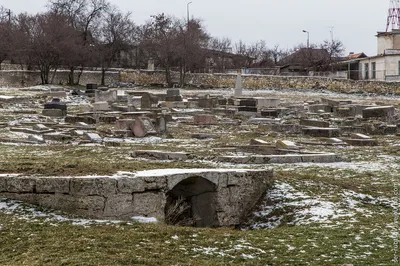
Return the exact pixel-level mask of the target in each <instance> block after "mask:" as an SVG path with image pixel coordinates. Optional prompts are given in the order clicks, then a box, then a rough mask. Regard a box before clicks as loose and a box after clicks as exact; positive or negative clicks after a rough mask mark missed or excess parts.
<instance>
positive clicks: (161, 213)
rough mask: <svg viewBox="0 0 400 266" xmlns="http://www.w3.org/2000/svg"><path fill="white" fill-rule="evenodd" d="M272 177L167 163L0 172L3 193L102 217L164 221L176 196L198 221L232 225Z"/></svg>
mask: <svg viewBox="0 0 400 266" xmlns="http://www.w3.org/2000/svg"><path fill="white" fill-rule="evenodd" d="M272 183H273V171H272V170H222V169H213V170H207V169H166V170H153V171H143V172H137V173H125V174H120V175H116V176H111V177H100V176H87V177H24V176H15V175H0V196H3V197H6V198H9V199H17V200H21V201H24V202H27V203H31V204H34V205H39V206H42V207H45V208H50V209H55V210H61V211H65V212H69V213H72V214H77V215H81V216H84V217H90V218H99V219H121V220H130V219H131V218H132V217H135V216H144V217H155V218H157V219H158V220H159V221H164V220H166V219H167V218H168V217H166V215H169V213H168V211H169V210H170V209H171V206H172V207H173V205H174V204H176V202H177V201H178V200H181V199H184V201H185V203H186V204H187V206H188V209H187V210H186V211H185V213H182V214H180V216H184V217H182V219H183V218H191V219H193V221H194V225H195V226H198V227H214V226H233V225H237V224H240V223H241V222H243V221H244V219H245V217H246V215H247V214H248V213H249V212H250V211H251V210H252V208H253V207H254V205H255V204H256V203H257V202H258V201H259V199H260V198H261V197H262V196H263V195H264V193H265V192H266V190H267V189H268V187H269V186H271V185H272Z"/></svg>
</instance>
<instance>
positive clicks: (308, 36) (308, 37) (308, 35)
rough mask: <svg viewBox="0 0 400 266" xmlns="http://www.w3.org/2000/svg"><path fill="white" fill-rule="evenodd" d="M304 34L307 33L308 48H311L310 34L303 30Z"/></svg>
mask: <svg viewBox="0 0 400 266" xmlns="http://www.w3.org/2000/svg"><path fill="white" fill-rule="evenodd" d="M303 32H304V33H307V48H310V33H309V32H308V31H306V30H303Z"/></svg>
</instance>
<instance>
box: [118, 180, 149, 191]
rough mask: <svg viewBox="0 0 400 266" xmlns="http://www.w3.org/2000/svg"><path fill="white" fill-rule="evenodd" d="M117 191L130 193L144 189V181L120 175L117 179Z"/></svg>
mask: <svg viewBox="0 0 400 266" xmlns="http://www.w3.org/2000/svg"><path fill="white" fill-rule="evenodd" d="M117 188H118V192H119V193H123V194H132V193H137V192H144V191H145V181H144V180H143V179H141V178H129V177H121V178H118V179H117Z"/></svg>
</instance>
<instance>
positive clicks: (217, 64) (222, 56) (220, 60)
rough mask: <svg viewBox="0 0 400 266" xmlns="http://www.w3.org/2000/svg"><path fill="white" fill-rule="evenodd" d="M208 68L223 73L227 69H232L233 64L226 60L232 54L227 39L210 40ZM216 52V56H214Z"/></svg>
mask: <svg viewBox="0 0 400 266" xmlns="http://www.w3.org/2000/svg"><path fill="white" fill-rule="evenodd" d="M208 47H209V49H210V50H209V54H208V62H207V64H208V65H209V66H208V67H209V68H211V69H214V68H215V69H216V70H217V71H222V72H224V71H225V69H226V68H227V67H233V62H230V60H228V59H229V58H230V57H229V54H230V53H232V40H231V39H229V38H211V39H210V41H209V45H208ZM216 52H218V53H217V54H218V56H215V54H216Z"/></svg>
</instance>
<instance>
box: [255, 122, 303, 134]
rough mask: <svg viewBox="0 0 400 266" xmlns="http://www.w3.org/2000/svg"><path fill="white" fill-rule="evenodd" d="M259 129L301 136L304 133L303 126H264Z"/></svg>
mask: <svg viewBox="0 0 400 266" xmlns="http://www.w3.org/2000/svg"><path fill="white" fill-rule="evenodd" d="M258 128H259V129H260V130H262V131H273V132H280V133H286V134H299V133H301V131H302V128H303V127H302V126H300V125H297V124H264V125H259V126H258Z"/></svg>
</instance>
